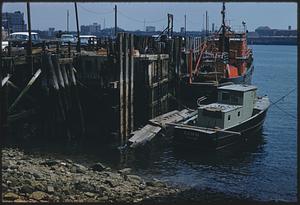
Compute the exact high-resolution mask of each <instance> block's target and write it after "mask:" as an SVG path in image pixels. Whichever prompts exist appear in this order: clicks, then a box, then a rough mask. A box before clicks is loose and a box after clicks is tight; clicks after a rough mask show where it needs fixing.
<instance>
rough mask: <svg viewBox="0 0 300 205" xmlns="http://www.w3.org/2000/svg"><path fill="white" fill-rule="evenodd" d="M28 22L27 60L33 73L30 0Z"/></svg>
mask: <svg viewBox="0 0 300 205" xmlns="http://www.w3.org/2000/svg"><path fill="white" fill-rule="evenodd" d="M27 21H28V22H27V23H28V33H29V41H28V47H27V60H28V61H27V62H28V64H29V67H30V69H31V74H33V62H32V36H31V18H30V4H29V0H28V1H27Z"/></svg>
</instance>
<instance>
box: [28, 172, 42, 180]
mask: <svg viewBox="0 0 300 205" xmlns="http://www.w3.org/2000/svg"><path fill="white" fill-rule="evenodd" d="M30 173H31V174H32V176H34V178H36V179H40V178H43V177H44V176H43V174H42V173H41V172H40V171H38V170H31V172H30Z"/></svg>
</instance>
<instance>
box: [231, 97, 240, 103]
mask: <svg viewBox="0 0 300 205" xmlns="http://www.w3.org/2000/svg"><path fill="white" fill-rule="evenodd" d="M230 101H231V103H234V104H238V102H239V97H237V96H230Z"/></svg>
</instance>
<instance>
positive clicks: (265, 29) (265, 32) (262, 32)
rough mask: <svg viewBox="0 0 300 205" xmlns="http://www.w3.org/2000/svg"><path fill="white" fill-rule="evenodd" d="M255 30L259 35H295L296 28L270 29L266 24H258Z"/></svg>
mask: <svg viewBox="0 0 300 205" xmlns="http://www.w3.org/2000/svg"><path fill="white" fill-rule="evenodd" d="M255 32H256V33H258V35H259V36H297V30H291V29H289V30H284V29H271V28H270V27H268V26H260V27H258V28H257V29H255Z"/></svg>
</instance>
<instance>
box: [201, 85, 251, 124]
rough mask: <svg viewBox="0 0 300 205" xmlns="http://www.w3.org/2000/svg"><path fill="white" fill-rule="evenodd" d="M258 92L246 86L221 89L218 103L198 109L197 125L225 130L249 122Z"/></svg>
mask: <svg viewBox="0 0 300 205" xmlns="http://www.w3.org/2000/svg"><path fill="white" fill-rule="evenodd" d="M256 90H257V88H256V87H255V86H253V85H244V84H234V85H226V86H222V87H219V88H218V100H217V102H216V103H212V104H208V105H204V106H201V107H199V108H198V120H197V125H198V126H200V127H209V128H216V127H217V128H222V129H224V128H228V127H231V126H233V125H236V124H238V123H240V122H243V121H245V120H247V119H248V118H250V117H251V116H252V113H253V107H254V103H255V99H256Z"/></svg>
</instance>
